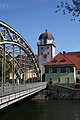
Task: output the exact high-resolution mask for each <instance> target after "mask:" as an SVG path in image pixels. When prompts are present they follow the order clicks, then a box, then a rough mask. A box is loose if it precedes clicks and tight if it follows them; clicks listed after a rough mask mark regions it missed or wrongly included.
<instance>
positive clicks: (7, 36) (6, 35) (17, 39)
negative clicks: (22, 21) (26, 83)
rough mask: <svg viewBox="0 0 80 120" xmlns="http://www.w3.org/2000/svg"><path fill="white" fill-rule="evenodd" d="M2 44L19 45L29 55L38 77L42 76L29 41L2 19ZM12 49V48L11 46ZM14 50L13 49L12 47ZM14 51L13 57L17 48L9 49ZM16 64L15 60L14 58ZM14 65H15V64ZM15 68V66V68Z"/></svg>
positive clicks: (0, 43)
mask: <svg viewBox="0 0 80 120" xmlns="http://www.w3.org/2000/svg"><path fill="white" fill-rule="evenodd" d="M0 45H12V46H18V47H19V48H20V49H21V50H22V51H24V53H25V54H26V55H27V56H28V58H29V60H30V61H31V65H32V67H33V68H34V71H35V73H36V75H37V77H40V68H39V65H38V63H37V60H36V58H35V55H34V53H33V51H32V49H31V47H30V46H29V44H28V43H27V41H26V40H25V39H24V38H23V37H22V36H21V35H20V34H19V33H18V32H17V31H16V30H14V29H13V28H12V27H10V26H9V25H7V24H6V23H4V22H2V21H0ZM9 50H10V48H9ZM11 50H12V49H11ZM10 52H12V54H11V55H12V57H13V59H14V57H15V50H14V48H13V51H9V53H10ZM13 64H14V60H13ZM13 67H14V66H13ZM13 70H14V68H13Z"/></svg>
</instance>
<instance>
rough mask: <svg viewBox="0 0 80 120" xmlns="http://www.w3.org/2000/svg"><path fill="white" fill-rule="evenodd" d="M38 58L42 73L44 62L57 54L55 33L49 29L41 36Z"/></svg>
mask: <svg viewBox="0 0 80 120" xmlns="http://www.w3.org/2000/svg"><path fill="white" fill-rule="evenodd" d="M38 40H39V42H38V43H37V46H38V57H39V58H38V60H39V66H40V68H41V72H42V75H43V74H44V64H46V63H47V62H49V61H50V60H51V59H52V58H54V56H55V48H56V46H55V44H54V37H53V35H52V34H51V33H50V32H48V31H47V30H46V31H45V32H44V33H42V34H41V35H40V36H39V39H38Z"/></svg>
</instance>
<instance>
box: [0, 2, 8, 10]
mask: <svg viewBox="0 0 80 120" xmlns="http://www.w3.org/2000/svg"><path fill="white" fill-rule="evenodd" d="M8 7H9V6H8V4H7V3H4V2H1V1H0V9H5V8H6V9H7V8H8Z"/></svg>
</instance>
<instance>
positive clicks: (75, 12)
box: [55, 0, 80, 21]
mask: <svg viewBox="0 0 80 120" xmlns="http://www.w3.org/2000/svg"><path fill="white" fill-rule="evenodd" d="M60 10H62V11H63V15H65V14H66V12H68V13H70V14H72V19H71V21H73V20H75V19H76V18H77V17H78V18H79V15H80V0H72V1H71V4H69V3H67V2H63V1H61V3H60V4H59V5H57V10H56V11H55V13H57V12H58V11H60ZM78 20H79V21H80V19H78Z"/></svg>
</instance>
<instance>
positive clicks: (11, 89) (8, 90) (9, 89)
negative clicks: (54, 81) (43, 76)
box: [0, 82, 47, 97]
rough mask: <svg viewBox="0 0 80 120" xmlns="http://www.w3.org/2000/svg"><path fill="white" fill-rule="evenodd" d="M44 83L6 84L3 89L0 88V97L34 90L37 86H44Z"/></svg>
mask: <svg viewBox="0 0 80 120" xmlns="http://www.w3.org/2000/svg"><path fill="white" fill-rule="evenodd" d="M46 84H47V83H46V82H36V83H25V84H19V85H18V84H14V85H12V84H7V85H4V88H2V87H0V97H2V96H6V95H9V94H12V93H17V92H20V91H24V90H28V89H32V88H36V87H38V86H46Z"/></svg>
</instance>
